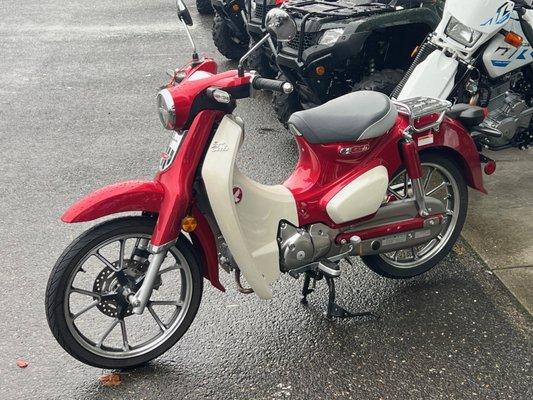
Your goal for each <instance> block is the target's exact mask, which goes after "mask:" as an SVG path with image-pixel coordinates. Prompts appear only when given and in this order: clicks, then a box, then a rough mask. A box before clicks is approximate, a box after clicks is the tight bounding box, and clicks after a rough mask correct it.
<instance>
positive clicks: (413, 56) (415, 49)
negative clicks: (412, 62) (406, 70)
mask: <svg viewBox="0 0 533 400" xmlns="http://www.w3.org/2000/svg"><path fill="white" fill-rule="evenodd" d="M419 50H420V46H416V47H415V48H414V49H413V51H412V52H411V58H415V57H416V55H417V54H418V51H419Z"/></svg>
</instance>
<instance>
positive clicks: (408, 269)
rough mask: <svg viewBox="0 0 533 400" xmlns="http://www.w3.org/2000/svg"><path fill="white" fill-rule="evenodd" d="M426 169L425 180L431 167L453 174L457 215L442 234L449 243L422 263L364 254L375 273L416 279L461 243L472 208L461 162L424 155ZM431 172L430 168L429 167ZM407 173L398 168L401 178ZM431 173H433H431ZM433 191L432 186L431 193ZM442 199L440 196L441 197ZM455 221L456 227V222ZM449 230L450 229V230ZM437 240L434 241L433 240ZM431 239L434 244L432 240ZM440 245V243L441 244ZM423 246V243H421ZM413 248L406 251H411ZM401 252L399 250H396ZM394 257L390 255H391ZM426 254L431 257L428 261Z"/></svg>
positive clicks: (421, 259) (436, 154) (364, 259)
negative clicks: (459, 164)
mask: <svg viewBox="0 0 533 400" xmlns="http://www.w3.org/2000/svg"><path fill="white" fill-rule="evenodd" d="M420 160H421V162H422V166H423V170H424V172H425V175H424V177H423V178H422V179H423V180H424V179H426V177H427V174H426V169H428V168H431V167H437V168H441V169H442V170H444V171H447V173H448V174H449V177H448V179H449V180H450V183H451V184H452V185H455V189H454V191H455V192H456V193H455V194H454V195H455V196H457V197H458V198H457V199H456V200H455V199H454V201H453V204H454V205H453V215H452V216H449V219H450V222H449V224H450V225H448V228H446V229H447V230H446V231H445V232H442V233H441V235H442V237H443V238H444V239H443V240H444V241H445V243H440V242H436V244H435V247H434V250H437V251H434V250H431V249H430V250H428V251H427V252H426V253H424V255H423V256H422V257H421V258H420V260H419V261H420V262H418V263H417V262H416V260H413V261H412V262H411V263H410V264H411V265H409V263H407V262H406V263H405V264H403V265H402V264H401V262H395V261H394V260H393V259H392V257H391V258H389V257H388V256H386V255H384V254H379V255H372V256H363V257H361V259H362V260H363V262H364V263H365V264H366V265H367V266H368V268H370V269H371V270H372V271H374V272H375V273H377V274H379V275H381V276H384V277H386V278H391V279H407V278H413V277H415V276H417V275H421V274H423V273H425V272H427V271H429V270H430V269H432V268H433V267H434V266H436V265H437V264H438V263H439V262H440V261H442V259H443V258H444V257H446V256H447V255H448V254H449V253H450V252H451V250H452V248H453V246H454V245H455V243H456V242H457V239H458V238H459V235H460V234H461V231H462V229H463V226H464V223H465V219H466V215H467V211H468V187H467V185H466V181H465V178H464V176H463V174H462V172H461V171H460V170H459V168H458V167H457V162H456V161H454V160H453V159H451V158H449V157H446V156H444V155H441V154H438V153H433V154H432V153H429V154H423V155H421V157H420ZM428 171H429V170H428ZM404 173H405V170H400V171H398V172H397V173H396V174H395V175H394V177H401V176H402V175H403V174H404ZM428 174H429V172H428ZM394 181H395V178H393V179H392V180H391V183H392V182H394ZM452 187H453V186H452ZM428 191H430V188H429V187H428V189H427V192H428ZM435 197H437V196H435ZM439 199H440V197H439ZM447 207H448V206H447ZM452 223H453V227H452V225H451V224H452ZM448 231H449V232H448ZM432 242H433V241H432ZM432 242H430V244H431V243H432ZM437 246H440V248H439V247H437ZM418 247H420V246H418ZM408 250H409V249H407V250H405V251H408ZM396 253H397V252H396ZM389 256H390V254H389ZM424 257H428V259H427V260H424Z"/></svg>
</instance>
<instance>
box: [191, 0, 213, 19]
mask: <svg viewBox="0 0 533 400" xmlns="http://www.w3.org/2000/svg"><path fill="white" fill-rule="evenodd" d="M196 9H197V10H198V14H201V15H212V14H213V13H214V12H215V10H214V9H213V6H212V5H211V0H196Z"/></svg>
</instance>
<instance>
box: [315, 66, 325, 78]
mask: <svg viewBox="0 0 533 400" xmlns="http://www.w3.org/2000/svg"><path fill="white" fill-rule="evenodd" d="M315 73H316V74H317V75H318V76H322V75H324V74H325V73H326V67H324V66H322V65H319V66H318V67H316V68H315Z"/></svg>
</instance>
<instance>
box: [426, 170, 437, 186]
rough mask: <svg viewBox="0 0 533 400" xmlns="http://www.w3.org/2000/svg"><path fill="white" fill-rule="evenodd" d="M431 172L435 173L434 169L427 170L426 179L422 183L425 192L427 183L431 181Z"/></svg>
mask: <svg viewBox="0 0 533 400" xmlns="http://www.w3.org/2000/svg"><path fill="white" fill-rule="evenodd" d="M433 172H435V168H431V169H430V170H429V173H428V176H427V178H426V181H425V182H424V190H427V188H428V185H429V181H430V180H431V177H432V176H433Z"/></svg>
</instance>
